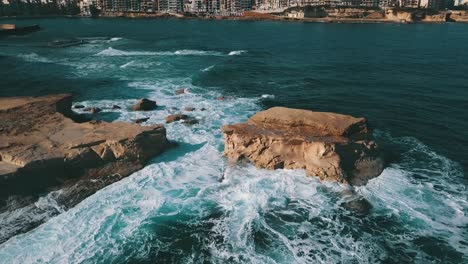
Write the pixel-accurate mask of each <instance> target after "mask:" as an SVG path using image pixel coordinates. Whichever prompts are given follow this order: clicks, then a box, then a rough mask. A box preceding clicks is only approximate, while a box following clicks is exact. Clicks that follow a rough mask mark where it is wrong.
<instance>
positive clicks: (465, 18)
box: [449, 10, 468, 22]
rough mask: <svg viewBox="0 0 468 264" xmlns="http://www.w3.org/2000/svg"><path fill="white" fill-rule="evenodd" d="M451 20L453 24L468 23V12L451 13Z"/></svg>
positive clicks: (454, 11) (457, 11)
mask: <svg viewBox="0 0 468 264" xmlns="http://www.w3.org/2000/svg"><path fill="white" fill-rule="evenodd" d="M449 20H450V21H452V22H468V11H466V10H453V11H450V16H449Z"/></svg>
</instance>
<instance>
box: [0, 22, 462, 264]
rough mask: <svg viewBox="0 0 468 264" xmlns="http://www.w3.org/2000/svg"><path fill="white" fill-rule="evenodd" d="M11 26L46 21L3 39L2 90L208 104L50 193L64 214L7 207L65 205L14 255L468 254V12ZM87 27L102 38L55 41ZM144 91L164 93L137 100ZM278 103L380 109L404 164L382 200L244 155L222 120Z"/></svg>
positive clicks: (3, 217) (9, 249)
mask: <svg viewBox="0 0 468 264" xmlns="http://www.w3.org/2000/svg"><path fill="white" fill-rule="evenodd" d="M2 22H15V23H18V24H24V25H26V24H33V23H38V24H40V25H41V26H42V27H43V28H44V29H43V30H42V31H40V32H37V33H34V34H31V35H27V36H21V37H9V38H3V39H0V96H14V95H39V94H48V93H56V92H72V93H74V95H75V101H76V103H80V104H83V105H85V106H97V107H100V108H102V109H103V112H101V113H99V114H98V115H97V116H96V118H98V119H104V120H107V121H131V120H134V119H136V118H141V117H149V118H150V119H149V121H148V122H147V123H146V124H155V123H162V122H164V118H165V116H167V115H168V114H169V113H173V112H174V111H175V110H172V109H171V108H172V107H178V108H183V107H185V106H193V107H195V108H196V109H201V108H206V109H207V110H206V111H199V110H196V111H194V112H193V113H191V114H192V115H194V116H195V117H197V118H198V119H199V120H200V124H198V125H194V126H185V125H183V124H178V123H172V124H168V125H166V127H167V131H168V137H169V138H170V139H171V140H174V141H177V142H179V143H180V146H179V147H178V148H176V149H173V150H171V151H168V152H166V153H165V154H163V155H162V156H160V157H157V158H156V159H154V160H153V161H152V162H151V163H150V164H149V165H148V166H147V167H145V168H144V169H143V170H141V171H139V172H136V173H134V174H133V175H131V176H130V177H128V178H125V179H123V180H122V181H120V182H117V183H115V184H113V185H111V186H108V187H106V188H104V189H102V190H101V191H99V192H98V193H96V194H95V195H93V196H91V197H89V198H87V199H86V200H84V201H83V202H82V203H80V204H79V205H77V206H76V207H75V208H72V209H70V210H68V211H65V210H63V208H61V207H60V206H59V205H57V203H56V202H55V201H54V193H46V194H43V195H42V197H40V198H39V199H38V200H37V201H36V202H35V206H37V207H39V208H54V210H56V212H57V213H60V214H58V215H57V216H55V217H49V216H43V215H40V216H39V215H34V214H29V213H24V212H23V211H21V208H19V209H15V210H12V211H7V212H3V213H1V214H0V224H2V225H4V226H8V225H9V226H11V225H12V223H13V227H12V228H18V225H21V223H22V221H20V220H18V219H24V218H34V217H46V218H50V219H49V220H48V221H47V222H46V223H45V224H43V225H41V226H39V227H38V228H36V229H34V230H33V231H30V232H28V233H25V234H22V235H17V236H15V237H13V238H11V239H9V240H8V241H6V242H5V243H3V244H0V263H466V262H468V242H467V241H468V231H467V230H468V216H467V213H468V201H467V191H466V186H467V177H466V175H465V172H466V170H467V169H468V159H467V154H466V147H468V132H467V131H468V118H467V110H468V61H467V59H468V49H467V43H468V24H465V25H463V24H410V25H400V24H319V23H318V24H312V23H287V22H246V21H201V20H144V19H141V20H130V19H99V20H92V19H41V20H18V21H6V20H5V21H2ZM70 38H80V39H83V40H85V41H86V44H83V45H79V46H73V47H67V48H52V47H50V46H47V43H48V42H50V41H53V40H59V39H70ZM181 87H185V88H187V89H188V91H189V92H188V93H187V94H186V95H183V96H180V95H179V96H177V95H175V94H174V91H175V90H176V89H179V88H181ZM220 95H224V96H226V97H227V98H228V100H226V101H218V100H216V98H217V97H218V96H220ZM142 97H147V98H150V99H154V100H156V101H157V102H158V105H160V107H159V108H158V109H157V110H155V111H151V112H145V113H142V112H132V111H131V110H130V109H129V108H130V107H131V106H132V104H134V103H135V102H136V100H137V99H139V98H142ZM114 104H117V105H120V106H123V109H121V110H111V107H112V105H114ZM279 105H280V106H287V107H295V108H306V109H312V110H317V111H333V112H339V113H345V114H351V115H355V116H365V117H367V118H368V119H369V121H370V123H371V125H372V127H373V128H374V129H375V132H374V133H375V136H376V137H377V139H378V140H379V142H381V145H382V146H383V147H384V148H385V152H386V155H387V158H388V160H389V162H390V164H389V167H388V168H387V169H385V171H384V172H383V174H382V175H381V176H380V177H378V178H376V179H374V180H372V181H371V182H370V183H369V184H368V185H367V186H365V187H359V188H357V189H356V192H357V195H359V196H362V197H364V198H365V199H367V200H368V201H369V202H370V203H371V204H372V206H373V208H372V210H371V211H370V213H369V214H366V215H361V214H358V213H356V212H353V211H350V210H349V209H347V208H345V207H344V206H343V202H344V201H346V199H349V197H347V196H346V195H343V193H344V192H345V191H346V189H347V187H346V186H342V185H339V184H333V183H321V182H319V181H318V180H316V179H314V178H310V177H306V176H305V173H304V172H303V171H291V170H277V171H266V170H260V169H257V168H255V167H254V166H251V165H242V166H236V167H232V166H228V164H227V162H226V161H225V160H224V158H223V157H222V150H223V140H222V134H221V132H220V129H219V128H220V126H221V125H223V124H229V123H235V122H242V121H245V120H246V119H247V118H248V117H249V116H251V115H252V114H253V113H255V112H257V111H260V110H262V109H266V108H268V107H271V106H279ZM175 112H177V111H175ZM223 177H224V178H223ZM54 215H55V214H54ZM14 225H16V227H14ZM0 230H2V229H0ZM3 231H5V228H3Z"/></svg>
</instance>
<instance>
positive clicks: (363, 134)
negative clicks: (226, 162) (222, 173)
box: [222, 107, 384, 185]
mask: <svg viewBox="0 0 468 264" xmlns="http://www.w3.org/2000/svg"><path fill="white" fill-rule="evenodd" d="M222 130H223V132H224V139H225V149H224V153H225V155H226V156H227V157H228V158H229V159H230V160H231V161H233V162H236V161H239V160H241V159H247V160H249V161H250V162H252V163H254V164H255V165H256V166H258V167H261V168H266V169H279V168H287V169H305V170H306V172H307V174H308V175H311V176H318V177H320V178H321V179H323V180H332V181H338V182H343V183H349V184H351V185H364V184H366V183H367V181H368V180H369V179H372V178H374V177H377V176H378V175H379V174H380V173H381V172H382V170H383V168H384V160H383V158H382V152H381V150H380V149H379V147H378V146H377V144H376V143H375V142H374V141H373V140H372V136H371V133H370V130H369V127H368V125H367V120H366V119H365V118H356V117H352V116H348V115H342V114H335V113H324V112H313V111H308V110H300V109H290V108H284V107H274V108H270V109H268V110H266V111H263V112H259V113H257V114H255V115H254V116H252V117H251V118H250V119H249V120H248V121H247V122H245V123H239V124H234V125H226V126H223V127H222Z"/></svg>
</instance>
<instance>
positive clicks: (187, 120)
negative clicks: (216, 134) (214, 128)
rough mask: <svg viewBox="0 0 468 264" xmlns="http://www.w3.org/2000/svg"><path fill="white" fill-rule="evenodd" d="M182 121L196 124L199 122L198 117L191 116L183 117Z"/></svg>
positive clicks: (187, 123)
mask: <svg viewBox="0 0 468 264" xmlns="http://www.w3.org/2000/svg"><path fill="white" fill-rule="evenodd" d="M183 123H184V124H186V125H196V124H198V123H199V121H198V119H196V118H193V117H191V118H187V119H185V120H184V121H183Z"/></svg>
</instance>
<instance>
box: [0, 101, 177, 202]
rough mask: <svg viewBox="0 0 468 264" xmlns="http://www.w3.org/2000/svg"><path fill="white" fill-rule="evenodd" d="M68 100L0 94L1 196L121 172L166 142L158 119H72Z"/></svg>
mask: <svg viewBox="0 0 468 264" xmlns="http://www.w3.org/2000/svg"><path fill="white" fill-rule="evenodd" d="M71 103H72V97H71V95H68V94H62V95H50V96H43V97H12V98H0V127H1V130H2V133H0V198H2V197H6V196H9V195H11V194H16V193H20V194H21V193H31V192H35V191H42V190H44V189H46V188H50V187H60V186H62V185H63V184H64V182H70V181H76V180H81V179H85V178H89V177H92V178H94V179H99V178H100V177H103V176H106V175H108V174H113V173H120V176H121V177H125V176H127V175H129V174H130V173H132V172H134V171H135V170H137V169H139V168H141V167H142V166H143V165H144V164H145V163H146V162H147V161H148V160H149V159H150V158H152V157H154V156H155V155H157V154H159V153H161V152H162V151H164V150H165V149H166V148H168V147H169V146H170V143H169V142H168V140H167V139H166V130H165V128H164V126H163V125H154V126H145V127H142V126H140V125H137V124H129V123H123V122H115V123H107V122H103V121H91V122H85V123H76V122H74V121H73V120H72V119H70V118H73V117H74V113H73V111H72V110H71ZM18 117H21V118H18ZM104 168H105V169H104ZM129 168H132V169H129ZM122 173H123V174H122ZM109 183H110V182H109ZM96 190H97V189H96V188H94V189H92V190H90V191H89V193H93V192H95V191H96ZM80 197H82V196H80ZM82 198H84V197H82Z"/></svg>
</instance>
